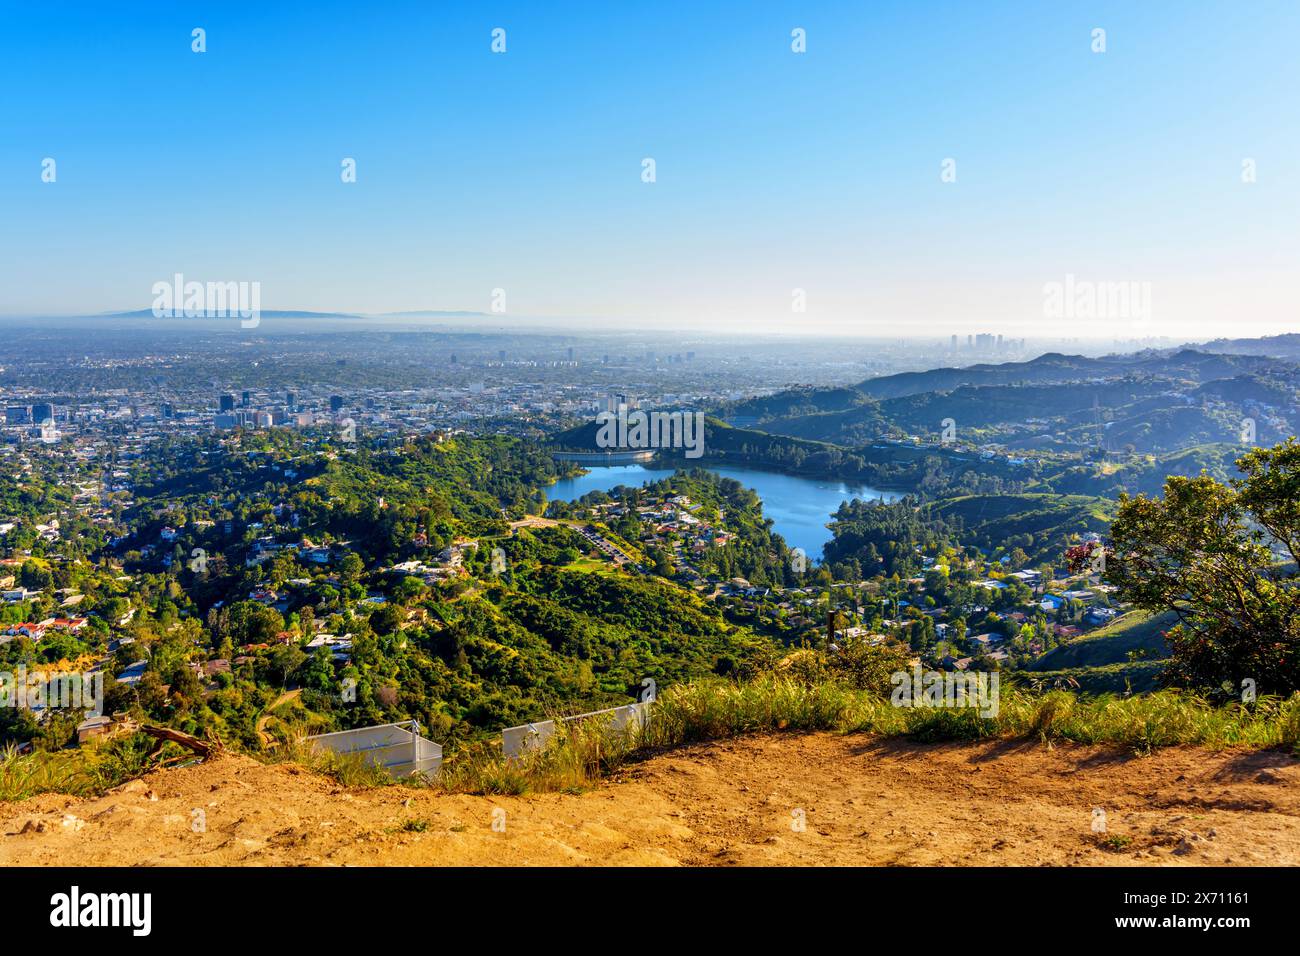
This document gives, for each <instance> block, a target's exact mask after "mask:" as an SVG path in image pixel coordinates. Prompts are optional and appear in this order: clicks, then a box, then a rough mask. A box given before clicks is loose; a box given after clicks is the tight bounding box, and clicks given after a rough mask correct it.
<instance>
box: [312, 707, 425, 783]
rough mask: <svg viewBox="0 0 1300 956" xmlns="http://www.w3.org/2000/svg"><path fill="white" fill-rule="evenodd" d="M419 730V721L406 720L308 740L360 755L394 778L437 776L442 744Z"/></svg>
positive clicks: (320, 735) (340, 751)
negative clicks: (428, 737)
mask: <svg viewBox="0 0 1300 956" xmlns="http://www.w3.org/2000/svg"><path fill="white" fill-rule="evenodd" d="M419 731H420V725H419V724H417V723H416V722H415V721H413V720H407V721H403V722H402V723H398V724H380V725H378V726H375V727H358V728H357V729H355V730H340V731H336V732H335V733H332V734H318V735H316V736H315V737H308V738H307V742H308V743H309V744H311V745H312V746H313V747H317V748H321V749H324V750H332V751H333V752H334V753H337V754H361V755H362V757H363V759H364V760H365V761H366V763H368V764H370V765H371V766H374V767H383V768H384V769H385V770H387V771H388V772H389V773H391V774H392V775H393V776H395V777H409V776H411V775H413V774H417V773H422V774H425V775H426V776H429V777H434V776H437V774H438V771H439V770H440V769H441V768H442V745H441V744H438V743H435V742H434V741H432V740H428V739H426V738H424V737H421V736H420V733H419Z"/></svg>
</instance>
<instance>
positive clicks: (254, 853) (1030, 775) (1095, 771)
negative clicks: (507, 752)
mask: <svg viewBox="0 0 1300 956" xmlns="http://www.w3.org/2000/svg"><path fill="white" fill-rule="evenodd" d="M1298 784H1300V762H1298V761H1297V760H1295V759H1294V758H1292V757H1290V756H1288V755H1286V754H1281V753H1277V752H1264V753H1211V752H1207V751H1203V750H1198V749H1193V748H1177V749H1172V750H1166V751H1161V752H1159V753H1158V754H1156V755H1155V756H1152V757H1133V756H1131V755H1128V754H1125V753H1122V752H1118V751H1114V750H1108V749H1101V748H1095V747H1075V746H1057V747H1056V748H1054V749H1048V748H1047V747H1045V746H1043V745H1041V744H1037V743H1027V742H1021V741H1017V742H1010V743H1009V742H1005V741H1004V742H986V743H978V744H968V743H963V744H939V745H917V744H909V743H900V742H897V741H878V740H873V739H871V738H868V737H862V736H849V737H840V736H835V735H831V734H808V735H796V734H782V735H775V736H765V737H749V738H743V739H737V740H732V741H724V742H719V743H711V744H701V745H696V746H691V747H686V748H682V749H680V750H676V751H673V752H671V753H666V754H661V755H658V756H654V757H651V758H649V759H647V760H646V761H645V762H643V763H640V764H638V765H636V766H634V767H632V768H631V769H629V770H627V771H625V772H623V773H621V774H620V775H619V776H618V777H617V778H616V779H614V780H612V781H610V782H609V783H608V784H606V785H603V786H601V787H600V788H598V789H596V790H593V791H591V792H588V793H583V794H577V795H573V794H541V795H536V796H528V797H471V796H447V795H442V794H438V793H435V792H431V791H420V790H411V789H407V788H402V787H389V788H383V789H377V790H347V789H344V788H342V787H340V786H338V785H337V784H335V783H334V782H333V781H331V780H329V779H327V778H324V777H321V776H318V775H315V774H313V773H310V772H308V771H305V770H302V769H300V768H297V767H292V766H265V765H261V764H258V763H256V762H254V761H252V760H250V759H248V758H244V757H235V756H227V757H222V758H219V759H216V760H213V761H211V762H209V763H207V764H203V765H199V766H194V767H189V768H185V769H181V770H173V771H166V772H161V773H155V774H152V775H151V776H149V777H147V778H145V779H144V780H139V781H133V782H132V783H130V784H128V785H126V786H125V787H123V788H119V790H118V791H116V792H113V793H110V794H108V795H106V796H103V797H99V798H95V799H79V798H72V797H65V796H58V795H44V796H41V797H37V798H33V799H31V800H26V801H23V802H21V803H16V804H6V805H0V834H3V835H0V864H3V865H40V864H60V865H77V864H99V865H110V866H111V865H122V866H140V865H160V864H161V865H167V864H172V865H195V864H210V865H231V864H235V865H264V864H276V865H292V864H306V865H342V864H354V865H374V864H402V865H410V864H423V865H502V864H505V865H544V864H545V865H569V864H605V865H735V864H740V865H768V864H777V865H820V866H835V865H862V864H867V865H871V864H875V865H881V864H894V865H920V864H938V865H1002V864H1018V865H1033V864H1044V863H1050V864H1082V865H1133V864H1147V865H1175V866H1186V865H1207V864H1230V865H1231V864H1238V865H1250V864H1298V863H1300V787H1298V786H1297V785H1298ZM1094 807H1100V808H1103V809H1104V811H1105V814H1106V818H1105V823H1106V833H1105V834H1104V835H1099V834H1096V833H1094V832H1093V828H1092V821H1093V816H1094V813H1093V808H1094ZM195 811H202V814H201V815H200V814H196V813H195ZM494 811H497V813H496V819H497V821H498V829H494V828H493V822H494ZM499 811H504V818H503V819H504V831H503V832H502V830H501V829H500V824H501V820H502V817H501V815H500V812H499ZM798 811H802V821H803V822H804V828H803V829H802V831H799V830H797V829H796V826H797V825H798V822H799V820H800V814H799V812H798ZM200 819H201V820H202V821H203V824H204V827H203V828H199V829H196V821H198V820H200ZM1103 840H1106V841H1108V842H1106V843H1103Z"/></svg>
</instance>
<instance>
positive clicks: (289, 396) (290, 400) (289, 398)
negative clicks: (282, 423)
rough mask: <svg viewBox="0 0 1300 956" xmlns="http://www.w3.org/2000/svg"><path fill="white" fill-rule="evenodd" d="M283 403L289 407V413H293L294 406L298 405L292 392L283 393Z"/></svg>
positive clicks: (296, 397)
mask: <svg viewBox="0 0 1300 956" xmlns="http://www.w3.org/2000/svg"><path fill="white" fill-rule="evenodd" d="M284 403H285V404H286V405H288V406H289V411H293V408H294V406H295V405H297V404H298V396H297V395H295V394H294V393H293V392H285V393H284Z"/></svg>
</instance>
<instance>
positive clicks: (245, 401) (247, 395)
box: [239, 392, 253, 408]
mask: <svg viewBox="0 0 1300 956" xmlns="http://www.w3.org/2000/svg"><path fill="white" fill-rule="evenodd" d="M241 398H242V400H241V401H240V403H239V404H240V405H242V406H243V407H244V408H247V407H248V406H249V405H252V404H253V393H252V392H244V394H243V395H242V396H241Z"/></svg>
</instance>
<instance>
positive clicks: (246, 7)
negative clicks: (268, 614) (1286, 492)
mask: <svg viewBox="0 0 1300 956" xmlns="http://www.w3.org/2000/svg"><path fill="white" fill-rule="evenodd" d="M269 6H274V9H267V7H269ZM373 7H377V8H381V9H373V8H372V6H371V5H365V4H356V3H335V2H329V0H324V2H313V3H310V4H308V3H283V4H274V5H268V4H261V3H251V2H234V3H184V2H174V0H173V2H159V3H149V2H139V3H133V4H132V5H130V8H129V9H124V8H120V7H117V8H115V7H113V6H110V5H106V4H101V3H89V2H87V3H68V4H61V5H59V8H58V10H57V11H54V10H51V9H50V8H47V7H42V6H34V7H33V6H31V5H19V4H6V5H5V7H4V8H3V10H0V80H2V81H3V84H4V89H5V90H6V91H7V92H6V96H5V97H4V101H3V112H2V114H0V115H2V116H3V130H4V132H3V135H0V210H3V222H4V226H3V229H2V230H0V314H44V313H60V312H99V311H108V310H118V309H134V308H147V307H148V306H149V304H150V302H151V294H150V289H151V287H152V285H153V283H155V282H157V281H160V280H166V279H169V278H170V277H171V276H172V275H173V274H174V273H176V272H181V273H183V274H185V276H186V278H187V279H198V280H214V281H231V280H235V281H238V280H246V281H258V282H260V283H261V286H262V302H263V307H264V308H267V309H276V308H285V309H316V310H329V309H345V310H363V311H373V312H382V311H395V310H403V309H424V308H432V309H476V310H487V309H488V308H489V305H490V301H491V295H492V290H493V289H495V288H503V289H505V290H506V295H507V298H506V301H507V305H508V309H509V312H510V314H512V315H517V316H547V317H555V318H565V317H573V318H586V319H588V320H594V321H600V322H602V323H607V324H610V325H618V324H624V325H627V326H629V327H630V326H644V325H667V326H675V327H696V328H699V327H706V328H713V329H719V330H722V329H728V328H730V329H736V330H745V329H758V328H762V329H767V330H773V331H828V332H839V333H850V334H863V335H875V334H882V333H885V334H905V333H908V332H914V333H916V334H948V333H949V332H962V333H964V332H970V331H980V330H988V331H1000V332H1006V333H1010V334H1016V333H1021V334H1030V335H1033V334H1035V333H1037V332H1042V333H1044V334H1052V335H1078V336H1091V335H1099V336H1111V335H1115V334H1136V333H1137V332H1140V333H1142V334H1152V335H1155V334H1165V335H1173V336H1176V337H1187V338H1191V337H1203V336H1207V335H1215V334H1246V333H1260V332H1274V331H1287V330H1291V331H1295V330H1297V329H1296V328H1295V326H1296V322H1295V321H1294V317H1295V315H1296V301H1297V293H1298V292H1300V289H1298V288H1297V286H1298V285H1300V268H1297V265H1298V262H1297V258H1298V257H1300V238H1298V236H1300V232H1298V231H1297V228H1296V222H1297V213H1300V123H1297V117H1298V115H1300V113H1298V111H1297V107H1296V103H1295V95H1296V91H1297V90H1300V65H1298V62H1300V58H1297V57H1296V56H1295V52H1294V51H1295V46H1296V41H1297V39H1298V38H1300V4H1296V3H1294V2H1293V0H1286V2H1276V3H1273V2H1258V3H1254V2H1245V3H1191V2H1185V3H1172V2H1171V3H1164V2H1144V3H1141V4H1132V3H1068V2H1067V3H1047V2H1041V3H964V2H949V3H924V2H911V3H884V2H878V3H860V2H856V3H848V2H845V3H835V2H818V3H763V2H744V3H742V2H734V3H733V2H718V3H706V2H696V3H672V2H657V3H654V4H631V3H596V2H592V3H581V4H578V3H555V4H537V3H518V4H493V3H474V4H470V3H464V4H450V3H438V2H429V0H425V2H421V3H409V4H408V3H402V2H387V3H384V4H376V5H373ZM195 27H202V28H204V29H205V30H206V31H207V52H206V53H203V54H196V53H193V52H191V30H192V29H193V28H195ZM496 27H501V28H504V29H505V30H506V42H507V52H506V53H505V54H504V55H498V54H493V53H492V52H491V49H490V44H491V31H492V30H493V28H496ZM795 27H801V28H803V29H805V30H806V31H807V52H806V53H804V54H795V53H793V52H792V51H791V49H790V42H791V41H790V31H791V30H792V29H793V28H795ZM1096 27H1101V28H1104V29H1105V30H1106V45H1107V49H1106V52H1105V53H1102V54H1097V53H1093V52H1092V50H1091V44H1092V38H1091V31H1092V30H1093V29H1094V28H1096ZM45 157H52V158H54V159H55V161H56V163H57V181H56V182H54V183H43V182H42V181H41V163H42V160H43V159H44V158H45ZM345 157H351V158H354V159H355V160H356V163H357V180H358V181H357V182H356V183H353V184H345V183H342V182H341V181H340V175H339V174H340V163H341V161H342V160H343V159H344V158H345ZM645 157H652V158H653V159H654V160H655V163H656V173H657V181H656V182H655V183H653V184H647V183H643V182H642V181H641V162H642V159H643V158H645ZM947 158H952V159H954V160H955V161H956V171H957V179H956V182H951V183H944V182H941V179H940V169H941V163H942V162H943V160H945V159H947ZM1247 158H1249V159H1253V160H1254V161H1255V163H1256V168H1257V177H1258V180H1257V182H1254V183H1252V184H1245V183H1243V182H1242V181H1241V168H1242V161H1243V159H1247ZM1067 274H1071V275H1074V276H1076V277H1077V278H1078V279H1080V280H1084V281H1098V282H1100V281H1135V282H1145V283H1150V288H1151V299H1152V308H1151V311H1150V315H1149V316H1143V317H1142V320H1141V322H1140V323H1135V322H1134V321H1132V320H1131V318H1130V317H1103V318H1099V319H1091V320H1083V321H1080V320H1077V319H1076V320H1055V319H1051V318H1048V317H1045V316H1044V309H1043V299H1044V296H1043V285H1044V283H1045V282H1051V281H1060V280H1062V279H1063V278H1064V277H1065V276H1066V275H1067ZM796 288H799V289H804V290H806V298H807V312H806V313H805V314H799V315H795V314H792V311H791V298H792V295H791V294H792V290H793V289H796Z"/></svg>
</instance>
